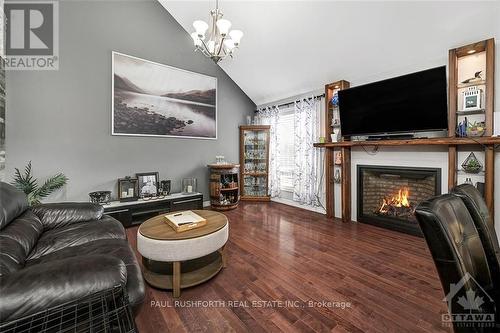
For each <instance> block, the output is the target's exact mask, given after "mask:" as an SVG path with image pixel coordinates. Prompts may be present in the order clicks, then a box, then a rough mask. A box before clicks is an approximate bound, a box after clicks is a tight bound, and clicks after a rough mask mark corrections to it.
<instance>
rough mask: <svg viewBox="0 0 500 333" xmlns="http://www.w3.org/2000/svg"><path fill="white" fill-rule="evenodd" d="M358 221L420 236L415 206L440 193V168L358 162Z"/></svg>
mask: <svg viewBox="0 0 500 333" xmlns="http://www.w3.org/2000/svg"><path fill="white" fill-rule="evenodd" d="M357 177H358V178H357V182H358V212H357V213H358V221H359V222H363V223H369V224H373V225H376V226H379V227H384V228H387V229H392V230H396V231H401V232H405V233H408V234H412V235H417V236H421V231H420V227H419V226H418V223H417V220H416V218H415V214H414V212H415V208H416V207H417V205H418V204H419V203H420V202H421V201H423V200H426V199H428V198H430V197H433V196H435V195H439V194H441V169H437V168H413V167H384V166H372V165H358V175H357Z"/></svg>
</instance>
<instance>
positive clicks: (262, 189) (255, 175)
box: [240, 125, 271, 201]
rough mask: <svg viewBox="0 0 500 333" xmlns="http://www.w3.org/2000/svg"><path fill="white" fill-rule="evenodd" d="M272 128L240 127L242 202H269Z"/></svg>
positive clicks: (261, 126)
mask: <svg viewBox="0 0 500 333" xmlns="http://www.w3.org/2000/svg"><path fill="white" fill-rule="evenodd" d="M270 129H271V127H270V126H265V125H252V126H240V165H241V166H242V168H241V177H240V178H241V184H240V187H241V200H253V201H269V200H270V196H269V194H268V190H269V188H268V181H269V179H268V173H269V140H270Z"/></svg>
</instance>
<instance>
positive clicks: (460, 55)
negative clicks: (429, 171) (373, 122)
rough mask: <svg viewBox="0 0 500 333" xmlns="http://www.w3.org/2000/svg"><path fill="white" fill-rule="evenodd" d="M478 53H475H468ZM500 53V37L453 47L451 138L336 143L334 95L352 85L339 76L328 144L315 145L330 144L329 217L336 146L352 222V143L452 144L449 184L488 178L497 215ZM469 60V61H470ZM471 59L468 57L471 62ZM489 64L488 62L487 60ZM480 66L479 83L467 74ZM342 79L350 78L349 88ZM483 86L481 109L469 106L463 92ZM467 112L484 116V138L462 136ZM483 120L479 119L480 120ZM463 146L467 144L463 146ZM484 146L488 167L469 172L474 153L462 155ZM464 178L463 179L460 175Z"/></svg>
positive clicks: (331, 88) (345, 215)
mask: <svg viewBox="0 0 500 333" xmlns="http://www.w3.org/2000/svg"><path fill="white" fill-rule="evenodd" d="M468 57H472V58H468ZM494 58H495V41H494V40H493V39H488V40H484V41H481V42H478V43H473V44H469V45H465V46H462V47H459V48H455V49H452V50H450V51H449V85H448V86H449V94H448V96H449V102H448V137H445V138H421V139H405V140H378V141H341V142H331V141H332V140H331V138H330V137H329V133H331V130H332V127H331V125H332V117H333V112H331V111H332V109H331V108H330V100H331V98H332V97H333V94H334V92H335V89H339V88H342V89H344V88H348V87H349V83H348V82H347V81H338V82H334V83H331V84H328V85H326V87H325V95H326V108H325V110H326V117H325V119H326V124H325V126H326V135H327V138H326V141H327V142H325V143H316V144H314V146H315V147H317V148H326V152H325V160H326V162H325V163H326V172H325V174H326V180H327V181H326V204H327V207H326V208H327V216H328V217H330V218H332V217H334V216H335V214H334V180H333V176H334V162H333V159H334V155H335V149H340V150H341V152H342V163H341V165H340V167H341V170H342V179H341V193H342V198H341V200H342V201H341V206H342V220H343V221H350V219H351V199H350V197H351V148H352V147H363V146H417V145H418V146H445V147H448V187H449V188H450V189H451V188H452V187H453V186H455V185H457V183H462V182H464V181H465V179H466V178H471V177H472V178H474V180H476V179H477V178H480V179H483V178H484V184H485V185H484V198H485V201H486V204H487V206H488V208H489V210H490V214H491V217H492V223H494V222H493V219H494V212H493V208H494V185H493V184H494V171H495V165H494V162H495V151H498V150H499V149H500V137H493V136H492V134H493V112H494V110H493V101H494V76H495V67H494ZM464 61H465V62H464ZM467 61H468V62H467ZM481 64H483V65H481ZM466 65H469V66H472V67H471V68H469V69H468V72H465V74H464V73H463V72H461V70H462V71H463V70H464V68H465V67H464V66H466ZM478 71H482V73H481V76H480V77H479V78H477V77H476V78H475V79H474V80H473V81H474V82H466V83H462V82H463V81H466V78H469V77H471V76H472V77H475V74H476V73H477V72H478ZM341 82H345V83H346V85H345V86H344V87H343V86H342V85H341V84H339V83H341ZM475 86H477V87H478V89H481V90H482V92H483V93H482V102H481V107H480V108H479V109H477V110H465V108H464V107H463V105H462V103H460V99H461V97H462V95H461V93H462V92H463V91H464V90H467V89H469V88H471V87H475ZM330 113H332V115H331V114H330ZM464 117H467V118H468V120H469V117H471V118H473V121H484V123H485V132H484V134H483V136H480V137H457V135H456V134H455V133H456V132H457V124H458V123H459V122H460V121H462V119H464ZM476 119H478V120H476ZM459 147H463V149H461V150H460V151H459ZM471 147H472V148H473V149H475V150H481V151H484V163H481V164H482V165H484V170H482V171H480V172H477V173H467V172H465V171H464V170H463V169H462V167H461V164H462V163H463V160H465V158H466V156H467V155H468V154H469V152H468V151H465V153H466V154H467V155H464V156H465V157H463V158H462V159H460V160H459V158H458V156H459V155H460V154H463V153H464V150H465V149H469V150H470V149H471ZM459 177H460V178H463V179H462V181H458V179H459Z"/></svg>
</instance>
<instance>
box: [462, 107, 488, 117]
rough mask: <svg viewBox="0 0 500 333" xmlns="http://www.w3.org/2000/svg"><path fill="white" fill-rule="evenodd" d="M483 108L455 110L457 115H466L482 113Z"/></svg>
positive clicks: (483, 111)
mask: <svg viewBox="0 0 500 333" xmlns="http://www.w3.org/2000/svg"><path fill="white" fill-rule="evenodd" d="M485 111H486V110H485V109H479V110H459V111H457V115H458V116H468V115H472V114H484V113H485Z"/></svg>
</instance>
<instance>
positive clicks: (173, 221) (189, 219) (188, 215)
mask: <svg viewBox="0 0 500 333" xmlns="http://www.w3.org/2000/svg"><path fill="white" fill-rule="evenodd" d="M165 221H166V222H167V224H168V225H170V226H171V227H172V229H174V230H175V231H177V232H183V231H187V230H191V229H195V228H198V227H202V226H204V225H205V224H207V220H205V219H204V218H203V217H201V216H200V215H198V214H196V213H193V212H192V211H190V210H186V211H183V212H176V213H172V214H168V215H165Z"/></svg>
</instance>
